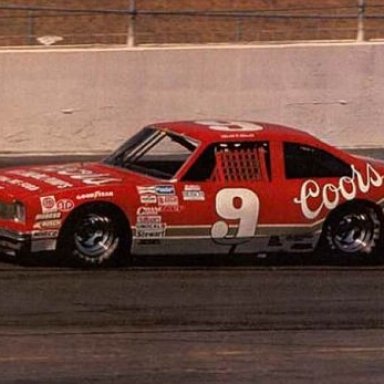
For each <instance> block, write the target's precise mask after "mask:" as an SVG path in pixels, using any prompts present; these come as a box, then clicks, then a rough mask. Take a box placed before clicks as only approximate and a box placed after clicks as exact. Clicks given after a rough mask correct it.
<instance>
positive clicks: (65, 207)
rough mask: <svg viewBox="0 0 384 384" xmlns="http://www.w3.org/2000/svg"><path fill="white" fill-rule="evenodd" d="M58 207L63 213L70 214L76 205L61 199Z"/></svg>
mask: <svg viewBox="0 0 384 384" xmlns="http://www.w3.org/2000/svg"><path fill="white" fill-rule="evenodd" d="M56 206H57V209H58V210H59V211H61V212H69V211H71V210H72V209H73V208H74V207H75V204H74V202H73V201H72V200H71V199H61V200H59V201H58V202H57V203H56Z"/></svg>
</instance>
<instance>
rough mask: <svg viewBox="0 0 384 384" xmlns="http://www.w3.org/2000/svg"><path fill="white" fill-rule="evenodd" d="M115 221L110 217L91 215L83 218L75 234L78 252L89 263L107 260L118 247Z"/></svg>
mask: <svg viewBox="0 0 384 384" xmlns="http://www.w3.org/2000/svg"><path fill="white" fill-rule="evenodd" d="M118 242H119V238H118V236H117V235H116V231H115V228H114V224H113V221H112V219H111V218H110V217H107V216H101V215H98V214H95V213H90V214H88V215H86V216H84V217H82V218H81V220H80V221H79V222H78V223H77V225H76V229H75V232H74V243H75V247H76V249H77V251H78V252H79V254H81V255H82V256H83V257H84V258H86V259H88V260H89V261H92V260H94V261H97V262H100V261H102V260H104V259H106V258H107V257H108V256H109V255H110V254H111V253H112V252H113V251H114V250H115V249H116V248H117V246H118Z"/></svg>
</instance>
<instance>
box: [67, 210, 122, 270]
mask: <svg viewBox="0 0 384 384" xmlns="http://www.w3.org/2000/svg"><path fill="white" fill-rule="evenodd" d="M124 224H125V223H124V222H123V220H122V218H121V217H119V215H118V214H117V213H116V212H114V211H113V210H111V209H110V208H108V207H105V206H102V205H91V206H87V207H84V208H80V210H79V211H77V212H74V213H73V215H71V216H70V217H69V219H68V221H67V222H66V223H65V225H64V228H63V230H62V233H61V236H60V241H59V250H60V254H61V259H62V260H63V261H64V263H66V264H67V263H69V264H71V265H76V266H84V267H97V266H110V265H117V264H120V263H121V262H122V261H123V260H124V259H125V258H126V257H125V256H126V255H128V253H129V236H128V228H127V225H124Z"/></svg>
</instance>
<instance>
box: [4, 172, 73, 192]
mask: <svg viewBox="0 0 384 384" xmlns="http://www.w3.org/2000/svg"><path fill="white" fill-rule="evenodd" d="M9 173H11V174H14V175H17V176H22V177H28V178H31V179H35V180H40V181H42V182H44V183H46V184H49V185H52V186H54V187H57V188H59V189H64V188H70V187H73V185H72V184H71V183H68V182H67V181H64V180H61V179H58V178H57V177H52V176H49V175H47V174H46V173H41V172H37V171H33V170H24V169H19V170H15V171H10V172H9Z"/></svg>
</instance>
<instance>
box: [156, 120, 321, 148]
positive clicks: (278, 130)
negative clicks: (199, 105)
mask: <svg viewBox="0 0 384 384" xmlns="http://www.w3.org/2000/svg"><path fill="white" fill-rule="evenodd" d="M151 126H152V127H155V128H158V129H164V130H169V131H172V132H175V133H177V134H180V135H186V136H188V137H190V138H192V139H195V140H198V141H200V142H204V143H209V142H216V141H234V140H239V139H240V140H245V141H246V140H286V139H288V138H289V140H291V141H296V140H297V141H299V142H304V143H308V142H313V141H314V140H315V141H317V139H316V138H315V137H313V136H312V135H310V134H309V133H307V132H304V131H300V130H298V129H295V128H290V127H286V126H283V125H278V124H271V123H262V122H251V121H236V122H230V123H228V122H224V121H222V120H204V121H203V120H201V121H172V122H164V123H156V124H152V125H151ZM212 126H214V127H218V128H219V129H213V128H212ZM220 126H222V127H223V129H220ZM252 126H253V127H254V128H255V129H254V130H247V129H242V128H241V127H245V128H247V127H251V128H252ZM228 127H229V128H228Z"/></svg>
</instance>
